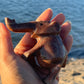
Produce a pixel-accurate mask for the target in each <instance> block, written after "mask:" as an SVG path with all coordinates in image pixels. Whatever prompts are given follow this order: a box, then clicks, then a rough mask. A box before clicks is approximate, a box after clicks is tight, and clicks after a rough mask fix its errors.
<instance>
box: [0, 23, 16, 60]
mask: <svg viewBox="0 0 84 84" xmlns="http://www.w3.org/2000/svg"><path fill="white" fill-rule="evenodd" d="M13 53H14V52H13V45H12V40H11V35H10V32H9V31H8V29H7V28H6V27H5V25H4V24H3V23H0V54H1V55H0V59H1V58H2V57H3V58H5V57H7V56H10V55H9V54H13Z"/></svg>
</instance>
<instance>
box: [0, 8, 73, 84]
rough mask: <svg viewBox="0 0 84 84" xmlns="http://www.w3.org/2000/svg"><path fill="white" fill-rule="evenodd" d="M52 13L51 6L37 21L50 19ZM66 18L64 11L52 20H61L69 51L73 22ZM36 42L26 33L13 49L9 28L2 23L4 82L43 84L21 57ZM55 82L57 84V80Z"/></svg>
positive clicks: (0, 49) (1, 71)
mask: <svg viewBox="0 0 84 84" xmlns="http://www.w3.org/2000/svg"><path fill="white" fill-rule="evenodd" d="M52 15H53V14H52V10H51V9H50V8H49V9H47V10H45V11H44V12H43V13H42V14H41V15H40V16H39V17H38V18H37V20H36V21H49V20H51V17H52ZM64 20H65V16H64V15H63V14H62V13H60V14H58V15H57V16H56V17H55V18H54V19H52V21H59V23H60V24H62V30H61V33H60V36H61V38H62V40H63V43H64V45H65V48H66V50H67V52H68V53H69V51H70V49H71V46H72V43H73V38H72V36H71V35H69V32H70V30H71V24H70V23H69V22H65V23H63V22H64ZM35 43H36V40H35V39H32V38H31V37H30V34H29V33H26V34H25V35H24V36H23V38H22V39H21V41H20V42H19V43H18V44H17V46H16V47H15V49H13V44H12V40H11V35H10V32H9V30H8V29H7V28H6V27H5V25H4V24H3V23H0V75H1V81H2V84H16V83H17V84H43V83H42V81H41V80H40V79H39V77H38V76H37V75H36V73H35V72H34V70H33V69H32V68H31V66H30V65H29V64H28V63H26V62H25V61H24V60H23V59H21V57H20V56H21V55H22V54H24V53H25V51H27V50H29V49H31V48H32V47H33V46H34V45H35ZM53 84H57V83H56V81H54V83H53Z"/></svg>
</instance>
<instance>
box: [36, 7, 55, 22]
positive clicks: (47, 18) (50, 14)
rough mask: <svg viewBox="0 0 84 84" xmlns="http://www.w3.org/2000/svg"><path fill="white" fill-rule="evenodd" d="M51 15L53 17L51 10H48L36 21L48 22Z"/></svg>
mask: <svg viewBox="0 0 84 84" xmlns="http://www.w3.org/2000/svg"><path fill="white" fill-rule="evenodd" d="M52 15H53V13H52V10H51V9H50V8H48V9H47V10H45V11H44V12H43V13H42V14H41V15H40V16H39V17H38V18H37V19H36V21H50V19H51V18H52Z"/></svg>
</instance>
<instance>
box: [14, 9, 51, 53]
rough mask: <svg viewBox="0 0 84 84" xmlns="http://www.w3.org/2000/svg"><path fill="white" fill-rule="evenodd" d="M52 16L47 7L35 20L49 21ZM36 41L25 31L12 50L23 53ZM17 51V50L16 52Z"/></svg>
mask: <svg viewBox="0 0 84 84" xmlns="http://www.w3.org/2000/svg"><path fill="white" fill-rule="evenodd" d="M51 17H52V10H51V9H50V8H49V9H47V10H45V11H44V12H43V13H42V14H41V15H40V16H39V17H38V18H37V20H36V21H49V20H50V19H51ZM35 43H36V40H35V39H32V38H31V37H30V34H29V33H26V34H25V35H24V37H23V38H22V39H21V41H20V42H19V44H18V45H17V46H16V47H15V49H14V51H15V53H17V54H23V53H24V52H25V51H26V50H29V49H30V48H32V47H33V46H34V45H35ZM18 51H19V52H18Z"/></svg>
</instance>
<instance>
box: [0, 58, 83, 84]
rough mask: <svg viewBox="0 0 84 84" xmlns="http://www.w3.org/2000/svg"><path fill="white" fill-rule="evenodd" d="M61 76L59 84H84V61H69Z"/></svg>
mask: <svg viewBox="0 0 84 84" xmlns="http://www.w3.org/2000/svg"><path fill="white" fill-rule="evenodd" d="M59 76H60V81H59V84H84V59H77V60H75V61H69V62H68V63H67V65H66V67H65V68H62V69H61V71H60V74H59ZM0 84H1V81H0Z"/></svg>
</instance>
